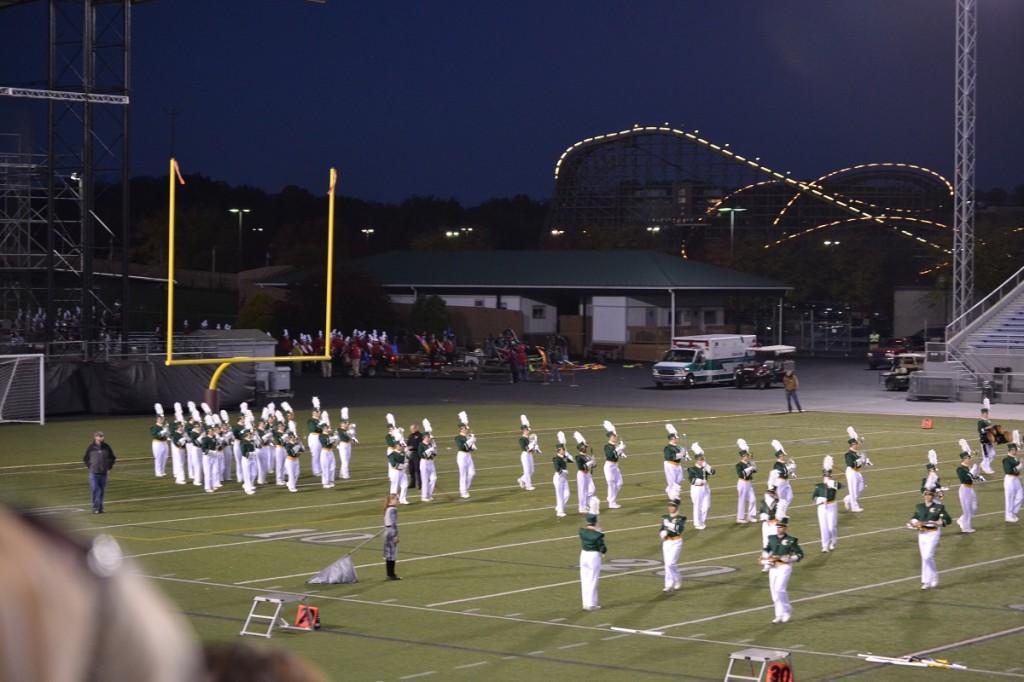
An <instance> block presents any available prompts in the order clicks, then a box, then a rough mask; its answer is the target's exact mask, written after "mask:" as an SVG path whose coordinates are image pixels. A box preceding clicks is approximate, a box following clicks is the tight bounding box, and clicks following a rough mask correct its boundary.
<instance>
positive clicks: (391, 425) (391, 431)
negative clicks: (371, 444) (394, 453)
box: [384, 412, 398, 476]
mask: <svg viewBox="0 0 1024 682" xmlns="http://www.w3.org/2000/svg"><path fill="white" fill-rule="evenodd" d="M384 421H385V422H386V423H387V425H388V432H387V435H385V436H384V445H385V446H387V449H386V450H385V451H384V459H385V462H387V456H388V454H390V453H391V448H393V447H394V446H395V444H396V443H398V439H396V438H395V433H396V430H397V429H398V425H397V424H396V423H395V415H393V414H391V413H390V412H388V413H387V414H386V415H384ZM388 476H391V464H390V463H388Z"/></svg>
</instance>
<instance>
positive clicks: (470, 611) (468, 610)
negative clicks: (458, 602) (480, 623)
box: [463, 608, 480, 613]
mask: <svg viewBox="0 0 1024 682" xmlns="http://www.w3.org/2000/svg"><path fill="white" fill-rule="evenodd" d="M479 610H480V609H479V608H475V609H465V610H463V613H476V612H477V611H479Z"/></svg>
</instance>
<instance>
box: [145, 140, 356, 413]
mask: <svg viewBox="0 0 1024 682" xmlns="http://www.w3.org/2000/svg"><path fill="white" fill-rule="evenodd" d="M176 179H177V181H178V182H179V183H180V184H182V185H184V184H185V181H184V179H183V178H182V176H181V171H180V169H179V167H178V162H177V161H176V160H175V159H173V158H172V159H171V160H170V168H169V173H168V180H167V182H168V215H167V356H166V359H165V360H164V364H165V365H166V366H168V367H175V366H182V365H218V367H217V369H216V370H215V371H214V373H213V376H212V377H210V384H209V386H208V387H207V389H206V395H205V399H206V402H207V403H209V404H210V405H211V407H213V409H218V407H217V403H218V400H217V382H218V381H219V380H220V377H221V375H222V374H223V373H224V372H225V370H227V368H228V367H230V366H231V365H233V364H237V363H242V362H330V361H331V350H330V344H329V343H325V344H324V353H323V354H322V355H302V356H283V357H279V356H270V357H250V356H236V357H233V358H186V359H181V360H176V359H174V245H175V240H174V237H175V199H176V187H175V180H176ZM337 181H338V172H337V170H336V169H334V168H331V169H330V185H329V188H328V190H327V279H326V289H327V291H326V296H325V305H326V310H325V311H324V333H325V334H329V333H330V329H331V304H332V301H333V288H334V194H335V189H336V186H337Z"/></svg>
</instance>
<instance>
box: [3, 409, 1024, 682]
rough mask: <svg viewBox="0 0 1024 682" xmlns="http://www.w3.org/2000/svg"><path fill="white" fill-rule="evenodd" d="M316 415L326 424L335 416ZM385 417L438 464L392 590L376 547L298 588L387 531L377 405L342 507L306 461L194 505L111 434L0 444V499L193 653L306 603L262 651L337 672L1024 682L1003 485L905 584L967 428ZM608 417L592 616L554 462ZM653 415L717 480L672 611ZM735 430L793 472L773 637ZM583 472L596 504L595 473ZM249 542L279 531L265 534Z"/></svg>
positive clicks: (129, 427) (803, 417) (549, 412)
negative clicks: (45, 514)
mask: <svg viewBox="0 0 1024 682" xmlns="http://www.w3.org/2000/svg"><path fill="white" fill-rule="evenodd" d="M330 407H331V408H332V412H333V414H332V416H334V415H336V414H337V410H336V409H335V408H336V407H338V406H330ZM464 408H465V409H468V410H469V414H470V417H471V421H472V426H473V430H474V431H475V433H476V434H477V436H478V442H479V450H478V451H477V452H476V453H475V454H474V459H475V463H476V468H477V477H476V480H475V481H474V483H473V490H472V499H470V500H460V499H459V498H458V471H457V469H456V467H455V453H454V447H453V445H454V443H453V437H454V435H455V431H456V429H455V426H456V412H457V411H458V410H460V409H464ZM394 412H395V416H396V417H397V419H398V423H399V424H400V425H408V424H409V423H411V422H413V421H417V422H418V421H419V420H420V419H421V418H423V417H428V418H429V419H430V420H431V422H432V423H433V426H434V430H435V435H436V436H437V437H438V440H439V443H440V444H441V446H442V447H443V448H444V449H443V451H442V454H441V456H440V457H439V459H438V476H439V482H438V490H437V494H436V497H435V501H434V502H432V503H421V502H420V501H419V499H418V495H417V494H416V493H415V492H414V491H410V495H409V497H410V500H411V501H412V504H410V505H408V506H403V507H400V508H399V525H400V529H401V544H400V548H399V552H400V554H399V563H398V573H399V575H401V576H402V578H403V580H402V581H401V582H388V581H385V580H384V567H383V561H382V558H381V553H380V547H381V545H380V540H379V538H378V539H377V540H374V541H373V542H371V543H369V544H368V545H366V546H365V547H364V548H363V549H361V550H359V551H358V552H357V553H356V554H355V557H354V559H355V562H356V565H357V568H358V570H359V574H360V578H361V582H360V583H358V584H355V585H328V586H322V585H321V586H307V585H305V580H306V579H307V578H308V576H309V575H310V574H312V573H314V572H316V571H318V570H319V569H321V568H322V567H324V566H326V565H327V564H329V563H330V562H331V561H333V560H335V559H337V558H338V557H340V556H341V555H342V554H343V553H345V552H346V551H347V549H349V548H351V547H353V546H355V545H356V544H357V543H358V542H359V540H360V538H361V537H363V536H364V535H365V534H372V533H375V532H377V531H378V530H379V529H380V525H381V522H382V516H383V502H384V497H385V494H386V492H387V488H388V482H387V479H386V477H385V460H384V444H383V437H384V428H383V425H384V411H383V410H380V409H368V408H367V409H363V408H359V407H357V406H353V407H352V415H353V419H354V420H355V421H356V422H358V424H359V437H360V440H361V444H360V445H357V446H356V448H355V451H354V457H353V471H352V474H353V477H352V479H351V480H349V481H343V482H342V481H339V483H338V485H337V487H335V488H334V489H332V490H324V489H323V488H322V487H321V486H320V485H319V481H318V479H314V478H313V477H312V475H311V472H310V469H309V461H308V457H304V459H303V461H302V467H303V480H302V484H303V485H302V486H301V487H300V492H299V493H296V494H291V493H289V492H287V491H286V490H285V489H283V488H277V487H274V486H273V485H270V486H265V487H262V488H260V489H259V490H258V492H257V494H256V495H253V496H246V495H244V494H242V492H241V490H240V486H239V484H237V483H234V482H231V483H227V484H226V485H225V487H224V488H222V489H221V490H220V491H218V492H216V493H214V494H205V493H203V492H202V490H201V489H200V488H196V487H194V486H192V485H186V486H178V485H175V484H174V482H173V479H172V478H171V477H170V476H168V477H167V478H163V479H156V478H154V477H153V466H152V462H151V456H150V454H149V447H150V441H149V435H148V426H149V424H150V420H149V419H148V418H118V419H106V420H89V421H59V422H53V423H50V424H47V425H46V426H45V427H39V426H4V427H2V428H0V439H2V442H3V450H2V456H0V496H2V497H3V498H4V499H7V500H9V501H14V502H17V503H19V504H22V505H24V506H29V507H33V508H37V509H43V510H47V511H53V512H55V513H59V514H60V515H62V516H65V517H66V518H67V519H68V521H69V522H70V523H71V524H73V525H74V526H75V527H78V528H81V529H82V531H83V532H86V533H94V532H105V533H109V534H111V535H113V536H114V537H115V538H117V539H118V541H119V542H120V543H121V545H122V547H123V549H124V551H125V553H126V554H128V555H131V556H133V557H135V559H136V561H137V565H138V566H139V568H140V570H141V571H142V572H144V573H145V574H146V575H148V576H151V577H152V578H153V580H154V581H155V582H156V584H157V585H158V586H159V587H160V589H162V590H163V591H164V592H165V593H166V594H167V595H168V596H169V597H170V598H171V599H172V600H173V601H174V602H175V603H176V604H177V605H178V606H179V608H180V609H181V610H182V611H183V612H184V613H185V614H187V616H188V618H189V619H190V621H191V623H192V624H193V626H194V627H195V629H196V631H197V633H198V634H199V637H200V638H202V639H203V640H233V639H235V638H237V637H238V631H239V630H240V628H241V624H242V620H243V618H244V616H245V614H246V613H247V612H248V609H249V606H250V604H251V600H252V597H253V596H254V595H258V594H263V593H266V592H277V591H293V592H301V593H305V594H308V595H309V600H310V603H312V604H315V605H317V606H319V607H320V609H321V618H322V621H323V628H322V630H320V631H319V632H311V633H289V632H282V633H280V634H275V636H274V638H273V640H271V644H272V645H275V646H286V647H288V648H289V649H291V650H293V651H295V652H297V653H299V654H301V655H303V656H305V657H307V658H308V659H310V660H311V661H313V662H315V663H316V664H317V665H318V666H319V667H320V668H322V669H323V670H324V671H325V672H326V673H327V674H328V676H329V677H330V678H331V679H346V680H398V679H437V680H479V679H490V680H528V679H544V678H548V679H559V680H584V679H585V680H646V679H651V680H656V679H662V678H676V679H708V680H721V679H722V677H723V675H724V673H725V669H726V666H727V663H728V659H729V654H730V653H731V652H733V651H737V650H740V649H744V648H748V647H754V646H757V647H766V648H777V649H783V650H786V651H791V652H792V655H793V662H794V669H795V673H796V679H798V680H801V681H803V680H818V679H838V678H841V677H844V676H851V677H856V678H857V679H870V680H903V679H933V678H935V677H938V676H942V677H949V678H950V679H953V678H954V677H955V679H957V680H974V679H992V678H995V677H996V676H997V675H998V676H999V677H1001V678H1006V679H1013V678H1021V677H1024V674H1022V673H1024V654H1022V653H1021V652H1022V648H1021V642H1022V639H1021V638H1022V634H1024V610H1017V609H1013V608H1011V606H1014V605H1021V604H1024V588H1021V585H1022V584H1024V583H1022V582H1021V580H1020V577H1019V576H1017V575H1016V571H1017V570H1019V567H1020V566H1021V565H1022V560H1024V529H1022V528H1021V527H1020V525H1011V524H1007V523H1005V522H1004V521H1003V491H1002V476H1001V475H999V476H994V477H992V479H993V480H991V481H990V482H989V483H987V484H982V485H980V486H978V497H979V516H978V517H977V519H976V521H975V527H976V528H977V529H978V532H977V533H975V534H974V535H961V534H958V533H957V532H956V531H957V527H956V526H955V525H954V526H952V527H951V528H948V529H946V531H945V532H944V533H943V538H942V541H941V545H940V547H939V550H938V556H937V561H938V567H939V570H940V572H941V575H940V580H941V584H940V587H939V588H938V589H937V590H934V591H927V592H922V591H921V590H920V589H919V588H920V581H919V570H920V568H919V566H920V564H919V555H918V551H917V538H916V535H915V533H914V532H912V531H909V530H906V529H905V528H904V527H903V526H904V523H905V522H906V521H907V520H908V519H909V518H910V516H911V514H912V512H913V509H914V505H915V504H916V503H917V502H918V501H919V500H920V496H919V495H918V492H917V491H918V488H919V485H920V481H921V479H922V478H923V476H924V474H925V467H924V464H925V462H926V452H927V450H928V449H929V448H935V449H936V450H937V451H938V452H939V458H940V462H941V464H940V472H941V474H942V479H943V483H944V484H946V485H949V486H950V487H951V490H950V491H949V492H948V493H947V494H946V498H945V502H946V504H947V505H948V507H949V510H950V513H951V515H952V516H953V517H954V518H955V517H956V516H957V515H959V511H960V508H959V503H958V501H957V494H956V487H955V481H956V476H955V474H954V469H955V467H956V464H957V463H958V457H957V453H958V448H957V446H956V442H957V439H958V438H961V437H966V438H968V439H969V440H970V442H972V443H974V442H975V440H976V438H974V437H973V434H974V433H975V431H974V422H973V420H966V419H961V420H958V419H944V420H937V422H936V424H935V428H934V429H932V430H922V429H921V428H920V418H919V417H902V416H899V417H897V416H882V415H843V414H830V413H804V414H799V415H797V414H794V415H789V414H753V415H724V414H713V413H704V414H697V413H688V414H686V415H685V419H684V418H683V416H684V415H681V414H679V413H678V412H676V413H670V412H669V411H657V410H648V409H644V410H639V409H631V408H616V409H614V410H598V409H593V408H579V407H551V406H530V405H486V406H475V407H474V406H463V405H450V406H449V405H445V406H441V407H438V406H437V405H431V406H418V407H403V408H400V409H397V410H394ZM520 412H525V413H527V414H528V415H529V417H530V419H531V422H532V423H533V426H534V429H535V430H536V431H538V432H539V434H540V436H541V447H542V448H543V449H544V453H545V454H544V455H543V456H540V457H538V458H537V474H536V476H535V484H536V486H537V489H536V490H535V491H532V492H528V491H523V490H520V489H519V487H518V486H517V484H516V478H517V476H518V475H519V473H520V467H519V451H518V447H517V439H518V435H519V433H518V428H517V427H518V418H519V414H520ZM302 416H304V415H302ZM603 419H611V420H612V421H614V422H615V424H616V425H617V427H618V429H619V433H620V435H621V436H622V438H623V439H624V441H625V442H626V444H627V451H628V453H629V458H628V459H627V460H626V461H625V462H624V463H623V464H622V470H623V475H624V478H625V485H624V487H623V489H622V491H621V493H620V496H619V501H620V502H621V503H622V504H623V508H622V509H618V510H607V509H605V508H604V506H603V505H602V514H601V521H600V523H601V525H602V526H603V528H604V529H605V531H606V533H607V537H606V540H607V544H608V548H609V552H608V555H607V556H606V558H605V567H606V568H609V569H611V570H608V571H606V572H605V573H604V574H603V578H602V580H601V584H600V600H601V604H602V606H603V608H602V610H600V611H593V612H584V611H582V610H581V602H580V588H579V583H578V579H579V573H578V569H577V560H578V555H579V541H578V539H577V537H576V531H577V529H578V528H579V527H580V526H581V525H582V523H581V519H580V517H579V516H578V515H577V514H576V513H575V511H576V495H575V482H574V481H572V483H571V485H570V489H571V492H572V497H571V499H570V502H569V504H568V505H567V511H568V512H569V516H567V517H566V518H562V519H559V518H556V517H555V514H554V508H553V507H554V495H553V492H552V487H551V465H550V460H549V455H550V453H551V452H553V450H554V433H555V431H557V430H559V429H562V430H565V431H566V433H567V435H568V436H569V437H570V440H571V432H572V430H573V429H577V428H578V429H580V430H581V431H582V432H583V433H584V434H585V435H586V436H587V437H588V439H589V440H590V442H591V443H593V444H596V445H600V444H603V442H604V440H605V439H604V433H603V430H602V429H601V427H600V424H601V421H602V420H603ZM666 419H673V420H674V424H675V425H676V426H677V428H678V429H679V431H680V432H685V433H687V434H688V436H689V440H690V441H691V442H692V441H693V440H699V441H700V442H701V444H702V446H703V447H704V449H705V451H706V453H707V457H708V461H709V462H710V463H711V464H712V465H713V466H715V467H716V468H717V469H718V476H716V477H715V478H714V479H713V485H712V491H713V502H712V508H711V518H710V521H709V524H708V528H707V530H704V531H695V530H692V529H691V528H689V527H687V530H686V532H685V533H684V538H685V545H684V549H683V553H682V556H681V558H680V563H681V566H682V567H683V569H684V586H683V589H682V590H681V591H679V592H676V593H669V594H664V593H662V592H661V587H662V578H661V576H660V575H659V574H658V573H657V572H658V571H660V570H661V551H660V540H659V538H658V525H659V520H660V515H661V514H662V513H664V504H663V503H664V497H665V495H664V487H665V481H664V477H663V474H662V464H661V462H662V455H661V449H662V447H663V446H664V444H665V442H666V441H665V429H664V426H663V423H664V420H666ZM850 424H852V425H853V426H855V427H856V428H857V430H858V431H859V432H860V434H861V435H863V436H865V437H866V442H867V449H868V452H869V454H870V456H871V458H872V459H873V460H874V463H875V466H874V467H873V468H870V469H866V470H865V479H866V483H867V488H866V489H865V491H864V497H863V498H862V503H863V505H864V507H865V509H866V511H865V512H864V513H862V514H850V513H846V512H843V511H840V520H839V533H840V542H839V546H838V548H837V550H836V551H835V552H834V553H830V554H823V553H821V551H820V550H821V548H820V546H819V543H818V528H817V521H816V515H815V513H814V509H813V506H812V503H811V499H810V497H811V490H812V488H813V486H814V484H815V483H816V482H817V481H818V480H820V479H819V477H818V474H819V473H820V466H821V460H822V457H823V456H824V455H826V454H831V455H833V456H834V457H836V460H837V466H836V469H837V474H838V475H837V478H839V479H840V480H844V478H843V477H842V474H841V470H842V464H841V463H842V453H843V452H845V450H846V435H845V429H846V426H847V425H850ZM97 427H100V428H102V429H104V430H105V431H106V434H107V440H108V441H109V442H110V443H111V445H112V446H113V447H114V448H115V450H116V452H117V453H118V458H119V459H118V465H117V467H116V468H115V469H114V471H113V473H112V477H111V481H110V484H109V487H108V493H107V505H106V509H107V513H106V514H104V515H102V516H93V515H92V514H89V513H88V511H89V501H88V500H89V491H88V483H87V479H86V474H85V470H84V468H83V467H82V466H81V461H80V459H81V456H82V452H83V451H84V448H85V447H86V445H87V444H88V443H89V441H90V438H91V433H92V431H93V429H95V428H97ZM737 437H743V438H745V439H746V440H747V441H748V442H749V443H750V446H751V448H752V450H753V453H754V455H755V458H756V460H757V461H758V463H759V465H760V468H761V471H760V472H759V473H758V475H757V477H756V481H757V490H758V494H760V492H761V491H762V490H763V487H764V481H765V480H766V479H767V470H768V469H769V467H770V462H771V461H772V456H771V452H770V446H769V445H768V443H769V441H770V440H771V439H773V438H778V439H780V440H781V441H782V442H783V443H784V444H785V445H786V447H787V450H788V451H789V452H790V454H791V455H793V456H794V458H795V459H796V461H797V462H798V470H797V475H798V478H797V479H796V480H795V481H794V483H793V487H794V492H795V498H794V506H793V507H792V508H791V510H790V517H791V519H792V524H791V527H790V534H791V535H794V536H796V537H798V538H800V543H801V545H802V546H803V548H804V549H805V551H806V559H805V560H804V561H803V562H801V563H800V564H798V565H797V566H796V567H795V569H794V572H793V577H792V580H791V582H790V586H789V589H790V598H791V599H792V600H793V602H794V604H793V605H794V615H793V620H792V621H791V622H790V623H788V624H785V625H771V624H770V621H771V619H772V615H773V614H772V608H771V600H770V598H769V594H768V580H767V576H766V575H764V574H762V573H761V572H760V567H759V565H758V564H757V556H758V549H759V545H760V532H759V526H756V527H755V526H754V525H751V526H738V525H736V524H735V523H734V518H735V507H736V493H735V478H734V475H733V469H732V467H733V464H734V463H735V462H736V446H735V440H736V438H737ZM1003 454H1004V453H1003V452H1002V451H1001V452H1000V453H999V457H1000V459H1001V457H1002V455H1003ZM997 464H998V463H997ZM168 468H169V466H168ZM594 478H595V483H596V485H597V490H598V494H599V496H600V497H602V501H603V498H604V495H605V484H604V479H603V475H602V473H601V471H600V467H598V469H597V470H596V471H595V476H594ZM683 503H684V504H683V510H682V511H683V513H684V514H685V515H686V516H687V517H690V516H692V508H691V506H690V503H689V495H688V491H687V490H686V486H684V491H683ZM59 510H67V511H66V513H64V512H62V511H59ZM261 533H281V535H276V536H271V537H269V538H260V537H256V536H255V534H261ZM712 567H717V568H712ZM307 587H309V588H314V589H307ZM1020 608H1024V607H1020ZM289 616H290V617H293V616H294V608H293V607H292V609H291V610H290V612H289ZM613 627H616V628H628V629H634V630H649V631H657V632H661V633H663V634H662V635H660V636H654V635H643V634H628V633H623V632H620V631H617V630H612V629H611V628H613ZM1006 631H1008V632H1006ZM999 633H1004V634H1003V635H999ZM251 639H253V641H254V642H256V643H258V644H262V640H256V639H255V638H251ZM931 650H935V652H936V653H934V654H933V655H935V656H940V657H945V658H949V659H951V660H954V661H957V662H961V663H963V664H965V665H967V666H968V667H969V668H970V669H971V671H958V672H952V671H940V670H919V669H912V668H895V667H892V666H878V665H873V664H868V663H865V662H864V661H863V660H862V659H859V658H857V654H858V653H866V652H874V653H876V654H881V655H887V656H900V655H905V654H910V653H914V652H922V651H931Z"/></svg>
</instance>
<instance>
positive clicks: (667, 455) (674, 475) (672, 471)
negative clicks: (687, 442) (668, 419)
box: [662, 424, 690, 500]
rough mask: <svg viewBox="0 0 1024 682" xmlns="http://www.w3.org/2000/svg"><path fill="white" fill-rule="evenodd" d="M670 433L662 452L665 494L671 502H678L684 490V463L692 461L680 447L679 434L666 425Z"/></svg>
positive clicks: (672, 427)
mask: <svg viewBox="0 0 1024 682" xmlns="http://www.w3.org/2000/svg"><path fill="white" fill-rule="evenodd" d="M665 430H666V431H668V445H666V446H665V449H664V450H663V451H662V453H663V455H664V463H663V464H662V468H663V469H664V471H665V494H666V495H668V499H670V500H678V499H679V495H680V494H681V493H682V489H683V466H682V462H683V461H685V460H688V459H690V455H689V454H688V453H687V452H686V450H685V449H684V448H683V447H682V446H681V445H679V432H678V431H676V427H674V426H672V425H671V424H665Z"/></svg>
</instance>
